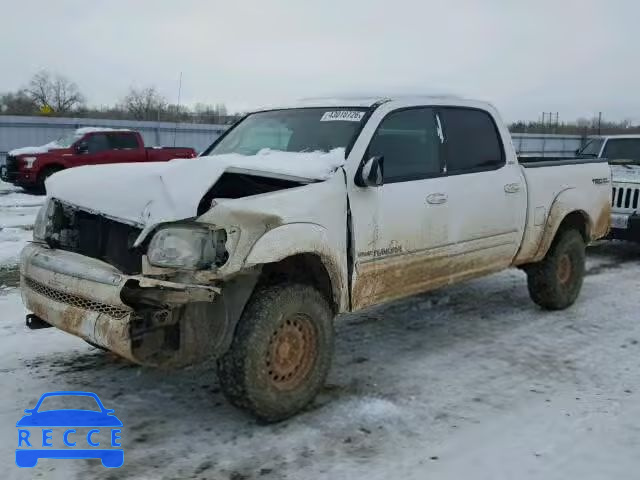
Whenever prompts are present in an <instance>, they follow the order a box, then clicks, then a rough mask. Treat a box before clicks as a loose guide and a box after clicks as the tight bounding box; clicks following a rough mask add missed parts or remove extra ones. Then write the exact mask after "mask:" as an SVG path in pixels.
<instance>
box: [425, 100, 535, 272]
mask: <svg viewBox="0 0 640 480" xmlns="http://www.w3.org/2000/svg"><path fill="white" fill-rule="evenodd" d="M438 117H439V119H440V121H441V122H442V126H443V131H444V158H445V163H446V171H447V192H448V204H449V212H450V215H449V225H448V238H449V244H450V248H449V255H450V269H451V280H455V279H462V278H471V277H474V276H478V275H482V274H485V273H487V272H490V271H494V270H495V271H498V270H501V269H503V268H506V267H507V266H509V265H510V264H511V262H512V260H513V258H514V256H515V254H516V252H517V251H518V248H519V246H520V242H521V240H522V235H523V229H524V224H525V216H526V211H527V198H526V185H525V180H524V177H523V175H522V171H521V168H520V166H519V165H517V163H515V159H510V161H509V162H507V161H506V160H507V159H506V154H505V148H504V146H503V144H502V141H501V137H500V134H499V131H498V128H497V124H496V122H495V120H494V119H493V117H492V116H491V115H490V114H489V113H488V112H487V111H484V110H480V109H474V108H466V107H464V108H463V107H441V108H438Z"/></svg>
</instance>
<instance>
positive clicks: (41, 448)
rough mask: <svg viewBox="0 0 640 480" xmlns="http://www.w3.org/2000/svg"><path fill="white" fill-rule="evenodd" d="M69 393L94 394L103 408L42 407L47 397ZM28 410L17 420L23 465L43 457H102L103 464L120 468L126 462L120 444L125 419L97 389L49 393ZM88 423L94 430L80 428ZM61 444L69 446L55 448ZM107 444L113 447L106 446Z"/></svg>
mask: <svg viewBox="0 0 640 480" xmlns="http://www.w3.org/2000/svg"><path fill="white" fill-rule="evenodd" d="M65 396H66V397H91V398H93V399H94V400H95V401H96V403H97V405H98V407H99V408H100V411H94V410H83V409H59V410H44V411H38V410H39V409H40V407H41V405H42V402H43V401H44V400H45V399H46V398H49V397H65ZM63 400H64V399H63ZM25 413H26V415H25V416H24V417H22V418H21V419H20V420H19V421H18V423H16V427H18V448H17V449H16V465H18V466H19V467H21V468H26V467H35V466H36V464H37V463H38V459H40V458H66V459H87V458H99V459H100V460H101V461H102V465H104V466H105V467H107V468H118V467H121V466H122V464H123V463H124V450H123V449H122V446H121V444H120V440H121V438H122V437H121V428H122V422H121V421H120V420H118V418H117V417H116V416H115V415H114V414H113V413H114V410H110V409H107V408H105V407H104V405H102V402H101V401H100V398H98V396H97V395H96V394H95V393H91V392H49V393H45V394H44V395H42V397H40V400H38V403H37V404H36V406H35V407H34V408H33V409H27V410H25ZM87 427H89V428H90V430H88V431H87V433H86V434H84V432H80V431H78V430H77V429H81V430H86V429H87ZM54 428H55V429H56V431H55V434H54V430H53V429H54ZM105 439H106V440H105ZM58 446H60V447H62V446H64V447H65V448H54V447H58ZM107 446H108V447H110V448H105V447H107ZM84 447H87V448H84Z"/></svg>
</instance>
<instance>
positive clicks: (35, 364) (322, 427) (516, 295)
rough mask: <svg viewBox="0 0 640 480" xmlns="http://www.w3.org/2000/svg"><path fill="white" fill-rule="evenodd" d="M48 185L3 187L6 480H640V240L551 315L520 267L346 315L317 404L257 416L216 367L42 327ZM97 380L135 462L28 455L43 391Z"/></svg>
mask: <svg viewBox="0 0 640 480" xmlns="http://www.w3.org/2000/svg"><path fill="white" fill-rule="evenodd" d="M41 201H42V198H41V197H33V196H29V195H25V194H22V193H18V192H15V191H7V187H6V185H0V228H2V230H0V259H1V260H0V263H1V264H2V265H3V267H2V268H1V269H0V284H2V285H4V286H3V287H1V288H0V353H1V357H0V372H1V373H0V391H1V392H2V396H0V425H2V428H1V429H0V431H1V433H0V447H1V448H0V461H1V462H2V463H0V464H2V465H5V470H4V471H5V473H4V475H3V478H16V479H23V478H25V479H26V478H46V479H69V478H72V479H73V478H76V479H86V478H98V479H108V480H111V479H119V478H139V479H170V478H197V479H201V478H204V479H233V480H241V479H256V478H260V479H262V478H264V479H275V478H290V479H305V480H307V479H312V478H328V479H344V478H352V479H360V478H364V479H367V480H375V479H390V478H403V479H424V478H430V479H465V478H473V479H519V480H520V479H522V480H527V479H544V480H553V479H563V480H565V479H570V478H583V479H587V480H591V479H594V480H595V479H614V478H615V479H616V480H624V479H637V478H638V477H639V476H640V474H639V473H638V472H639V471H640V454H639V452H640V387H639V386H638V385H640V322H639V321H638V317H639V315H638V299H639V298H640V295H639V293H638V292H639V289H640V246H635V245H631V244H624V243H609V242H601V243H600V244H599V245H597V246H594V247H591V248H590V250H589V261H588V277H587V279H586V281H585V284H584V289H583V292H582V295H581V297H580V299H579V301H578V303H577V304H576V305H575V306H574V307H572V308H570V309H569V310H567V311H564V312H543V311H541V310H539V309H538V308H536V307H535V306H534V305H533V304H532V303H531V302H530V301H529V299H528V296H527V291H526V282H525V277H524V275H523V274H522V273H521V272H518V271H508V272H504V273H501V274H497V275H494V276H491V277H487V278H484V279H480V280H476V281H472V282H468V283H466V284H463V285H459V286H456V287H453V288H449V289H445V290H440V291H438V292H435V293H432V294H428V295H422V296H418V297H415V298H412V299H410V300H407V301H403V302H396V303H392V304H390V305H386V306H383V307H381V308H376V309H372V310H368V311H366V312H364V313H361V314H358V315H348V316H344V317H342V318H340V319H339V322H338V327H337V330H338V336H337V346H336V359H335V363H334V367H333V370H332V373H331V375H330V378H329V382H328V384H327V386H326V388H325V390H324V392H323V394H322V395H321V396H320V398H319V399H318V401H317V402H316V403H315V405H314V406H313V407H312V408H310V409H309V411H307V412H306V413H303V414H302V415H299V416H297V417H296V418H294V419H292V420H289V421H285V422H282V423H280V424H276V425H260V424H258V423H256V422H255V421H254V420H253V419H251V418H250V417H248V416H246V415H244V414H243V413H241V412H238V411H237V410H235V409H233V408H232V407H230V406H229V405H228V404H227V403H226V402H225V401H224V398H223V397H222V394H221V393H220V390H219V388H218V385H217V381H216V379H215V375H214V368H213V365H202V366H198V367H195V368H189V369H186V370H180V371H161V370H154V369H148V368H141V367H138V366H134V365H131V364H129V363H127V362H125V361H123V360H120V359H118V358H117V357H114V356H112V355H110V354H107V353H104V352H102V351H99V350H96V349H94V348H92V347H91V346H89V345H87V344H85V343H84V342H82V341H81V340H79V339H77V338H74V337H72V336H70V335H66V334H64V333H62V332H60V331H57V330H54V329H46V330H38V331H29V330H27V329H26V328H25V327H24V321H23V319H24V314H25V311H24V309H23V307H22V304H21V302H20V295H19V291H18V289H17V287H16V281H15V279H16V275H15V271H16V270H15V258H16V257H15V256H16V254H17V252H18V251H19V248H20V247H21V245H23V244H24V242H25V241H27V240H28V238H29V236H30V232H29V231H28V228H29V225H30V222H32V221H33V218H34V217H35V213H36V210H37V205H38V204H39V203H41ZM51 390H87V391H93V392H96V393H97V394H98V395H99V396H100V398H101V399H102V401H103V402H104V403H105V405H106V406H107V408H114V409H115V410H116V415H117V416H118V417H119V418H120V419H121V420H122V421H123V423H124V425H125V427H124V430H123V445H124V448H125V464H124V466H123V467H122V468H121V469H118V470H111V469H109V470H108V469H105V468H103V467H102V465H101V464H100V462H99V461H93V460H91V461H84V460H82V461H80V460H75V461H72V460H41V461H40V462H39V463H38V466H37V467H36V468H34V469H18V468H17V467H15V465H14V449H15V447H16V443H17V432H16V428H15V422H16V421H17V420H18V419H19V418H20V417H21V416H22V414H23V410H24V409H25V408H31V407H33V406H34V404H35V402H36V401H37V399H38V398H39V397H40V395H41V394H42V393H44V392H47V391H51Z"/></svg>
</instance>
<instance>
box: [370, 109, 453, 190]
mask: <svg viewBox="0 0 640 480" xmlns="http://www.w3.org/2000/svg"><path fill="white" fill-rule="evenodd" d="M373 156H381V157H384V181H385V183H394V182H406V181H411V180H419V179H422V178H428V177H433V176H437V175H439V174H440V173H441V172H442V168H441V162H440V139H439V137H438V134H437V128H436V120H435V112H434V110H433V109H432V108H412V109H408V110H399V111H396V112H392V113H390V114H389V115H387V116H386V117H385V118H384V119H383V120H382V122H381V123H380V125H379V126H378V130H377V131H376V133H375V134H374V135H373V138H372V139H371V143H370V144H369V148H368V150H367V157H368V158H369V157H373Z"/></svg>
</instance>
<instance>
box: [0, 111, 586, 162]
mask: <svg viewBox="0 0 640 480" xmlns="http://www.w3.org/2000/svg"><path fill="white" fill-rule="evenodd" d="M80 127H111V128H130V129H132V130H138V131H139V132H140V133H141V134H142V136H143V138H144V141H145V143H146V144H147V145H148V146H169V147H170V146H173V145H174V144H175V146H178V147H191V148H194V149H195V150H196V151H197V152H198V153H199V152H201V151H202V150H204V149H205V148H206V147H207V146H208V145H210V144H211V143H212V142H213V141H214V140H215V139H216V138H217V137H218V136H219V135H220V133H222V132H223V131H224V129H225V128H227V125H204V124H196V123H179V124H175V123H169V122H137V121H132V120H100V119H91V118H46V117H22V116H11V115H6V116H3V115H0V163H2V162H4V157H5V155H6V153H7V152H8V151H9V150H12V149H14V148H19V147H27V146H38V145H44V144H45V143H48V142H50V141H52V140H55V139H56V138H59V137H61V136H62V135H64V134H66V133H69V132H71V131H73V130H75V129H76V128H80ZM512 139H513V144H514V146H515V148H516V151H517V152H518V153H519V154H523V155H524V154H531V155H540V156H550V157H551V156H560V157H570V156H572V155H573V154H574V152H575V150H576V149H577V148H580V147H581V146H582V145H583V144H584V142H585V140H586V139H585V137H581V136H579V135H547V134H529V133H517V134H513V135H512ZM174 142H175V143H174Z"/></svg>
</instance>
